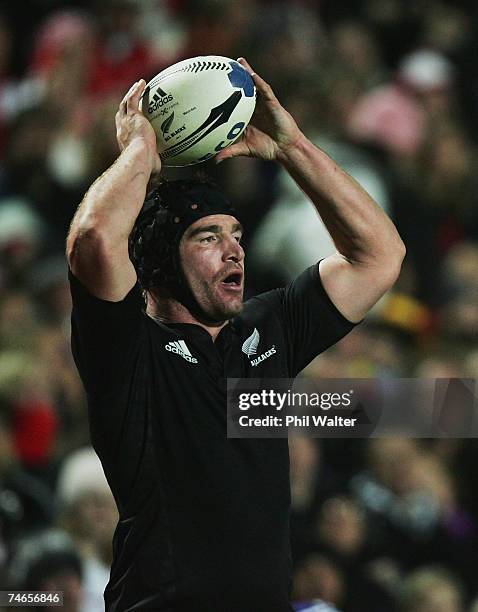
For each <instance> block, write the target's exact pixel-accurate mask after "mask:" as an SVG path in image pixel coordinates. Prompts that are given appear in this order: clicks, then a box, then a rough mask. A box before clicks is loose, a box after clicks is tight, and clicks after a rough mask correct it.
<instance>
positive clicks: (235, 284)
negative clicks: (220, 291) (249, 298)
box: [221, 272, 242, 291]
mask: <svg viewBox="0 0 478 612" xmlns="http://www.w3.org/2000/svg"><path fill="white" fill-rule="evenodd" d="M221 285H222V286H223V287H225V288H226V289H229V290H232V291H240V290H241V288H242V274H241V273H240V272H233V273H232V274H229V275H228V276H226V278H225V279H224V280H222V281H221Z"/></svg>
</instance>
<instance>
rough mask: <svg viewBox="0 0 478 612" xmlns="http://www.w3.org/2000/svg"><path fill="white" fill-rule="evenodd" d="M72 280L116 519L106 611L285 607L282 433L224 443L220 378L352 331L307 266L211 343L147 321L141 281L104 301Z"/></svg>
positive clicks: (282, 360)
mask: <svg viewBox="0 0 478 612" xmlns="http://www.w3.org/2000/svg"><path fill="white" fill-rule="evenodd" d="M70 283H71V291H72V297H73V314H72V348H73V355H74V358H75V361H76V364H77V367H78V369H79V372H80V375H81V378H82V380H83V383H84V386H85V389H86V392H87V398H88V411H89V420H90V430H91V438H92V444H93V446H94V448H95V450H96V452H97V453H98V455H99V457H100V459H101V461H102V464H103V467H104V470H105V474H106V477H107V479H108V482H109V484H110V487H111V490H112V491H113V494H114V497H115V500H116V503H117V506H118V510H119V515H120V518H119V523H118V526H117V529H116V531H115V535H114V540H113V551H114V554H113V564H112V567H111V577H110V581H109V583H108V585H107V587H106V590H105V601H106V610H107V611H108V612H113V611H114V612H127V611H130V610H131V611H132V610H158V611H164V612H173V611H174V612H290V611H291V610H292V608H291V606H290V604H289V587H290V551H289V503H290V492H289V456H288V445H287V440H285V439H277V440H276V439H257V438H255V439H227V438H226V396H225V379H226V378H228V377H230V378H245V377H254V378H262V377H271V378H272V377H274V378H282V377H284V378H293V377H294V376H296V375H297V374H298V372H300V371H301V370H302V369H303V368H304V367H305V366H306V365H307V364H308V363H309V362H310V361H311V360H312V359H313V358H314V357H315V356H316V355H318V354H319V353H321V352H322V351H324V350H325V349H326V348H328V347H329V346H331V345H332V344H333V343H334V342H336V341H337V340H339V339H340V338H342V337H343V336H344V335H345V334H346V333H347V332H349V331H350V330H351V329H352V328H353V324H352V323H350V322H349V321H347V320H346V319H345V318H344V317H343V316H342V315H341V314H340V313H339V311H338V310H337V309H336V308H335V306H334V305H333V304H332V302H331V301H330V299H329V298H328V296H327V294H326V293H325V291H324V289H323V287H322V284H321V282H320V277H319V274H318V266H317V265H316V266H313V267H311V268H309V269H308V270H306V271H305V272H304V273H303V274H302V275H301V276H299V277H298V278H297V279H296V280H295V281H294V282H292V283H291V284H290V285H288V286H287V287H286V288H283V289H277V290H274V291H270V292H268V293H265V294H262V295H259V296H257V297H254V298H252V299H251V300H249V301H247V302H246V303H245V305H244V310H243V312H242V313H241V314H240V315H239V316H237V317H235V318H234V319H233V320H232V321H231V322H230V323H229V324H228V325H226V326H225V327H224V328H223V329H222V330H221V332H220V334H219V336H218V337H217V339H216V342H213V341H212V339H211V336H210V335H209V334H208V332H206V331H205V330H204V329H203V328H201V327H200V326H197V325H192V324H174V325H163V324H160V323H158V322H156V321H153V320H152V319H151V318H150V317H148V316H147V315H146V314H145V312H144V301H143V297H142V293H141V290H140V288H139V285H136V286H135V287H134V288H133V289H132V290H131V291H130V293H129V294H128V295H127V296H126V297H125V298H124V300H122V301H121V302H108V301H104V300H100V299H98V298H95V297H93V296H92V295H91V294H90V293H88V291H87V290H86V289H85V288H84V287H83V286H82V285H81V283H80V282H79V281H78V280H77V279H75V277H74V276H73V275H72V274H71V273H70ZM254 333H255V334H256V336H255V338H254V340H255V341H256V342H257V343H258V344H257V354H256V355H255V356H251V357H249V356H248V355H246V354H245V353H244V352H243V351H242V350H241V349H242V345H243V343H244V342H245V340H246V339H248V338H250V337H251V336H252V334H254ZM271 349H273V350H271ZM264 355H265V357H264ZM261 356H262V358H261V359H258V357H261Z"/></svg>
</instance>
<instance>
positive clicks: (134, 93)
mask: <svg viewBox="0 0 478 612" xmlns="http://www.w3.org/2000/svg"><path fill="white" fill-rule="evenodd" d="M145 85H146V83H145V81H144V79H141V80H140V81H137V82H136V83H135V84H134V85H133V87H132V88H131V89H130V90H129V92H128V93H127V94H126V112H134V111H137V110H138V108H139V99H140V97H141V94H142V93H143V90H144V86H145Z"/></svg>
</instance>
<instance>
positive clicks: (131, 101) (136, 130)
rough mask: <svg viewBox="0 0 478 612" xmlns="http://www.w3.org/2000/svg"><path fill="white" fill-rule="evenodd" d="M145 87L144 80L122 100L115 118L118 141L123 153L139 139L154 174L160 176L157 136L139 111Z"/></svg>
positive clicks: (132, 87) (138, 82)
mask: <svg viewBox="0 0 478 612" xmlns="http://www.w3.org/2000/svg"><path fill="white" fill-rule="evenodd" d="M145 87H146V81H145V80H144V79H141V80H139V81H137V82H136V83H134V85H132V86H131V88H130V90H129V91H128V93H127V94H126V95H125V97H124V98H123V99H122V101H121V103H120V105H119V108H118V112H117V113H116V117H115V123H116V140H117V141H118V146H119V149H120V151H123V150H124V149H126V147H127V146H128V145H130V144H131V143H132V142H133V141H134V140H136V139H139V140H140V142H141V143H142V145H143V146H144V147H145V148H146V151H147V153H148V155H149V159H150V160H151V167H152V173H153V174H159V172H160V171H161V158H160V157H159V154H158V151H157V148H156V134H155V132H154V129H153V126H152V125H151V123H150V122H149V121H148V120H147V119H146V117H145V116H144V115H143V113H142V112H141V111H140V109H139V101H140V99H141V95H142V94H143V91H144V89H145Z"/></svg>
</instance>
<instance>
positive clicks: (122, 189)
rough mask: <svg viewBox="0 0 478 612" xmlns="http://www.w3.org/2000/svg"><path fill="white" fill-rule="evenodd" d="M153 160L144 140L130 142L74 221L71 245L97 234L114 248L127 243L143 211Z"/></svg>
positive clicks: (93, 190)
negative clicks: (82, 237)
mask: <svg viewBox="0 0 478 612" xmlns="http://www.w3.org/2000/svg"><path fill="white" fill-rule="evenodd" d="M151 171H152V160H151V159H150V156H149V155H148V151H147V149H146V148H145V147H144V146H143V145H142V143H141V140H140V139H137V140H134V141H132V142H131V144H130V145H128V147H126V148H125V149H124V151H123V152H122V153H121V155H120V156H119V157H118V159H117V160H116V161H115V163H114V164H113V165H112V166H111V167H110V168H108V170H106V172H104V173H103V174H102V175H101V176H100V177H99V178H98V179H97V180H96V181H95V182H94V183H93V185H92V186H91V187H90V189H89V190H88V192H87V193H86V195H85V197H84V198H83V201H82V203H81V204H80V206H79V207H78V210H77V211H76V214H75V216H74V218H73V221H72V224H71V227H70V232H69V237H68V242H71V241H72V240H75V239H76V238H78V237H79V236H80V235H81V234H85V233H96V234H97V235H101V237H102V239H104V240H106V241H108V242H109V243H111V244H113V245H114V244H119V243H122V242H125V241H127V240H128V236H129V234H130V232H131V230H132V228H133V225H134V222H135V220H136V218H137V216H138V214H139V212H140V210H141V207H142V205H143V202H144V198H145V195H146V190H147V186H148V181H149V178H150V176H151Z"/></svg>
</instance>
